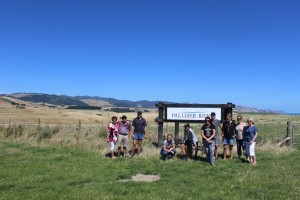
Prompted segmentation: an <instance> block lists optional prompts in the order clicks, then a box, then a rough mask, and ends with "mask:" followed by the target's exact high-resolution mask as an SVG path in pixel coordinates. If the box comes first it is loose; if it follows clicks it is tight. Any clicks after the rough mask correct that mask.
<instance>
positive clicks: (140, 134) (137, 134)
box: [134, 133, 145, 140]
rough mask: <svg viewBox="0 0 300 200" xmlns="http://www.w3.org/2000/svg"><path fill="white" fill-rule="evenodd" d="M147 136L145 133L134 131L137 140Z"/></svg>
mask: <svg viewBox="0 0 300 200" xmlns="http://www.w3.org/2000/svg"><path fill="white" fill-rule="evenodd" d="M144 138H145V134H144V133H134V139H135V140H143V139H144Z"/></svg>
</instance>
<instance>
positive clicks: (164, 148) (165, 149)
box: [163, 144, 169, 152]
mask: <svg viewBox="0 0 300 200" xmlns="http://www.w3.org/2000/svg"><path fill="white" fill-rule="evenodd" d="M163 150H164V151H167V152H168V151H169V150H168V149H167V145H165V144H163Z"/></svg>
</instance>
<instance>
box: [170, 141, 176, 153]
mask: <svg viewBox="0 0 300 200" xmlns="http://www.w3.org/2000/svg"><path fill="white" fill-rule="evenodd" d="M175 148H176V147H175V143H174V142H173V144H172V147H171V148H170V152H171V151H173V150H174V149H175Z"/></svg>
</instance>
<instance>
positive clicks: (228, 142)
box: [223, 137, 234, 145]
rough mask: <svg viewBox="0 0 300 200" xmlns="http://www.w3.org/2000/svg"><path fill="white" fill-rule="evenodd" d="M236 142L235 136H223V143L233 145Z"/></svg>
mask: <svg viewBox="0 0 300 200" xmlns="http://www.w3.org/2000/svg"><path fill="white" fill-rule="evenodd" d="M233 143H234V139H233V138H226V137H224V138H223V144H229V145H233Z"/></svg>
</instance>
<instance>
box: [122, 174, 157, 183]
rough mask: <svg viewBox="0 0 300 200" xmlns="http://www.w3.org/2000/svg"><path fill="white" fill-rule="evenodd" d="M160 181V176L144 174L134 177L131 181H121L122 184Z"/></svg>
mask: <svg viewBox="0 0 300 200" xmlns="http://www.w3.org/2000/svg"><path fill="white" fill-rule="evenodd" d="M159 179H160V176H159V175H144V174H137V175H135V176H132V177H131V179H126V180H120V181H121V182H127V181H135V182H154V181H158V180H159Z"/></svg>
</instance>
